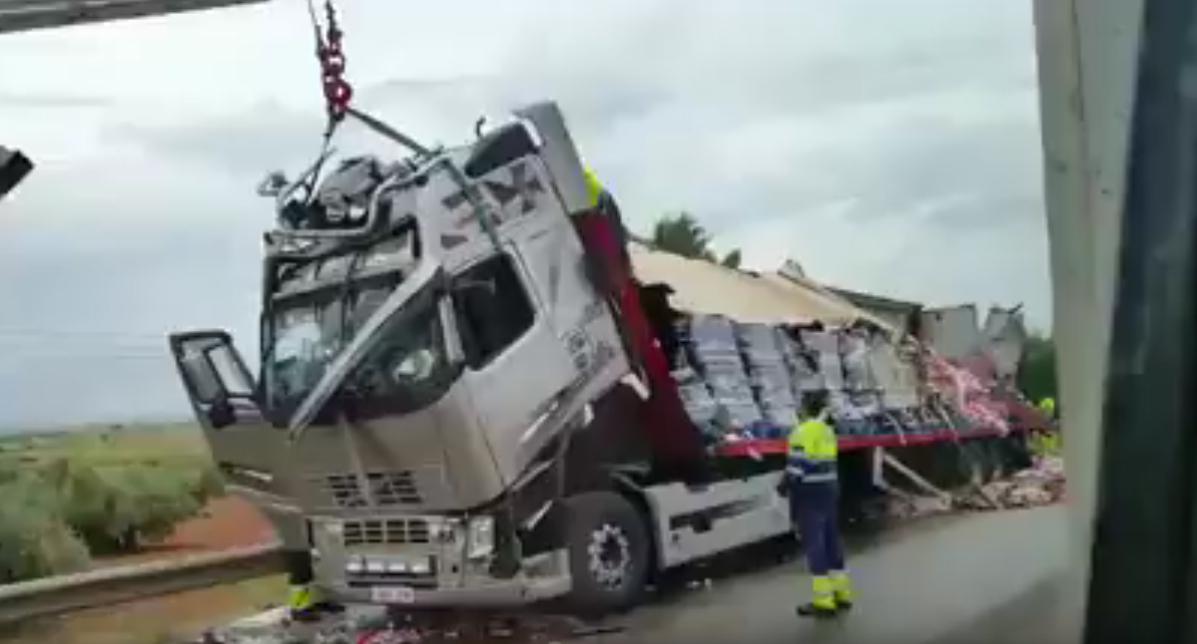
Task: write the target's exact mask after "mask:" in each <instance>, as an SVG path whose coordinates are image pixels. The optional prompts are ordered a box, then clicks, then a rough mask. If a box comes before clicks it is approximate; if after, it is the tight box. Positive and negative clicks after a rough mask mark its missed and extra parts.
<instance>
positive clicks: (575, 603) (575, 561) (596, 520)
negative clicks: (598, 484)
mask: <svg viewBox="0 0 1197 644" xmlns="http://www.w3.org/2000/svg"><path fill="white" fill-rule="evenodd" d="M566 507H567V509H568V512H567V513H566V515H565V519H566V521H567V523H566V525H565V528H564V530H565V545H566V548H567V549H568V551H569V568H570V574H571V576H572V577H573V590H572V591H571V593H570V597H569V603H570V605H571V607H572V608H573V609H575V610H576V611H578V612H579V613H582V614H586V615H593V616H602V615H607V614H610V613H615V612H620V611H623V610H627V609H629V608H632V607H634V606H635V605H636V604H638V603H639V602H640V599H641V597H643V595H644V590H645V584H646V582H647V580H648V573H649V564H650V561H651V557H650V548H651V544H650V542H649V538H648V530H647V528H646V527H645V525H644V521H643V520H642V519H641V517H640V513H639V512H637V511H636V508H635V507H633V506H632V504H631V503H629V502H628V501H627V500H626V499H624V498H623V497H621V496H619V495H618V494H615V493H612V492H588V493H585V494H580V495H578V496H575V497H572V498H570V499H568V500H567V501H566ZM592 546H594V548H593V551H594V552H592Z"/></svg>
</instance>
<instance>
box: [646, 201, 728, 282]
mask: <svg viewBox="0 0 1197 644" xmlns="http://www.w3.org/2000/svg"><path fill="white" fill-rule="evenodd" d="M652 244H653V246H655V247H656V248H658V249H660V250H663V251H665V252H667V253H673V254H675V255H681V256H682V257H687V258H690V259H700V260H703V261H708V262H719V263H721V264H723V265H724V266H727V267H728V268H739V267H740V261H741V260H742V254H741V253H740V249H738V248H737V249H734V250H732V251H731V252H729V253H728V254H726V255H724V256H723V259H722V260H721V261H720V260H719V259H718V258H717V256H716V255H715V251H713V250H711V234H710V233H708V232H707V229H706V228H704V227H703V226H702V224H700V223H698V219H697V218H695V217H694V215H692V214H690V213H688V212H686V211H681V212H677V213H673V214H667V215H664V216H663V217H661V218H660V219H658V220H657V223H656V224H654V225H653V236H652Z"/></svg>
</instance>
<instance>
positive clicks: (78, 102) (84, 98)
mask: <svg viewBox="0 0 1197 644" xmlns="http://www.w3.org/2000/svg"><path fill="white" fill-rule="evenodd" d="M114 103H115V101H113V100H112V98H110V97H107V96H98V95H89V94H71V93H65V92H17V91H4V90H0V109H4V108H14V107H15V108H24V109H27V108H38V109H47V108H80V107H93V108H94V107H110V106H112V105H113V104H114Z"/></svg>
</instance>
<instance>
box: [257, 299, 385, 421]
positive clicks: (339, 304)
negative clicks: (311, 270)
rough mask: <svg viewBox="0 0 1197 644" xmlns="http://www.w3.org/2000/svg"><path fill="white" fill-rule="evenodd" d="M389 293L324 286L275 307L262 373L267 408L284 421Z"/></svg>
mask: <svg viewBox="0 0 1197 644" xmlns="http://www.w3.org/2000/svg"><path fill="white" fill-rule="evenodd" d="M392 290H393V287H389V286H376V287H373V288H366V289H359V290H357V292H356V293H350V294H345V293H343V291H342V289H339V288H329V289H327V290H326V291H323V292H318V293H313V294H310V295H305V296H301V297H297V298H295V299H293V300H291V301H282V302H278V303H276V305H275V308H274V311H273V313H272V315H271V317H270V326H271V328H270V330H269V331H270V335H271V337H272V339H273V345H272V347H271V350H270V351H269V353H268V354H267V355H266V358H265V361H264V364H263V370H262V372H263V374H264V376H265V385H266V394H267V399H268V401H269V407H270V409H272V410H274V411H275V412H276V413H278V414H280V415H281V416H282V417H289V416H290V415H291V414H292V413H293V412H294V411H295V408H296V407H298V405H299V404H300V403H301V402H303V399H304V398H306V397H307V395H308V394H309V393H311V391H312V389H313V388H314V387H315V386H316V383H318V382H320V379H321V378H322V377H324V372H325V371H327V370H328V366H329V364H330V363H331V362H332V361H333V360H334V359H335V358H336V357H337V356H338V355H340V353H341V351H342V349H344V348H345V346H346V345H347V344H348V343H349V342H350V340H352V339H353V337H354V334H355V333H356V331H357V330H358V329H359V328H361V326H362V325H363V324H364V323H365V321H366V320H368V319H369V318H370V316H371V315H373V314H374V312H375V311H377V310H378V307H379V305H381V304H382V302H383V301H384V300H385V299H386V297H387V296H388V295H389V294H390V293H391V291H392Z"/></svg>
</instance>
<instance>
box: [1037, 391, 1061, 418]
mask: <svg viewBox="0 0 1197 644" xmlns="http://www.w3.org/2000/svg"><path fill="white" fill-rule="evenodd" d="M1039 411H1041V412H1043V415H1044V416H1046V417H1047V419H1048V420H1049V421H1053V422H1054V421H1055V420H1057V419H1056V399H1055V398H1052V397H1051V396H1046V397H1044V398H1043V399H1042V400H1040V401H1039Z"/></svg>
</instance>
